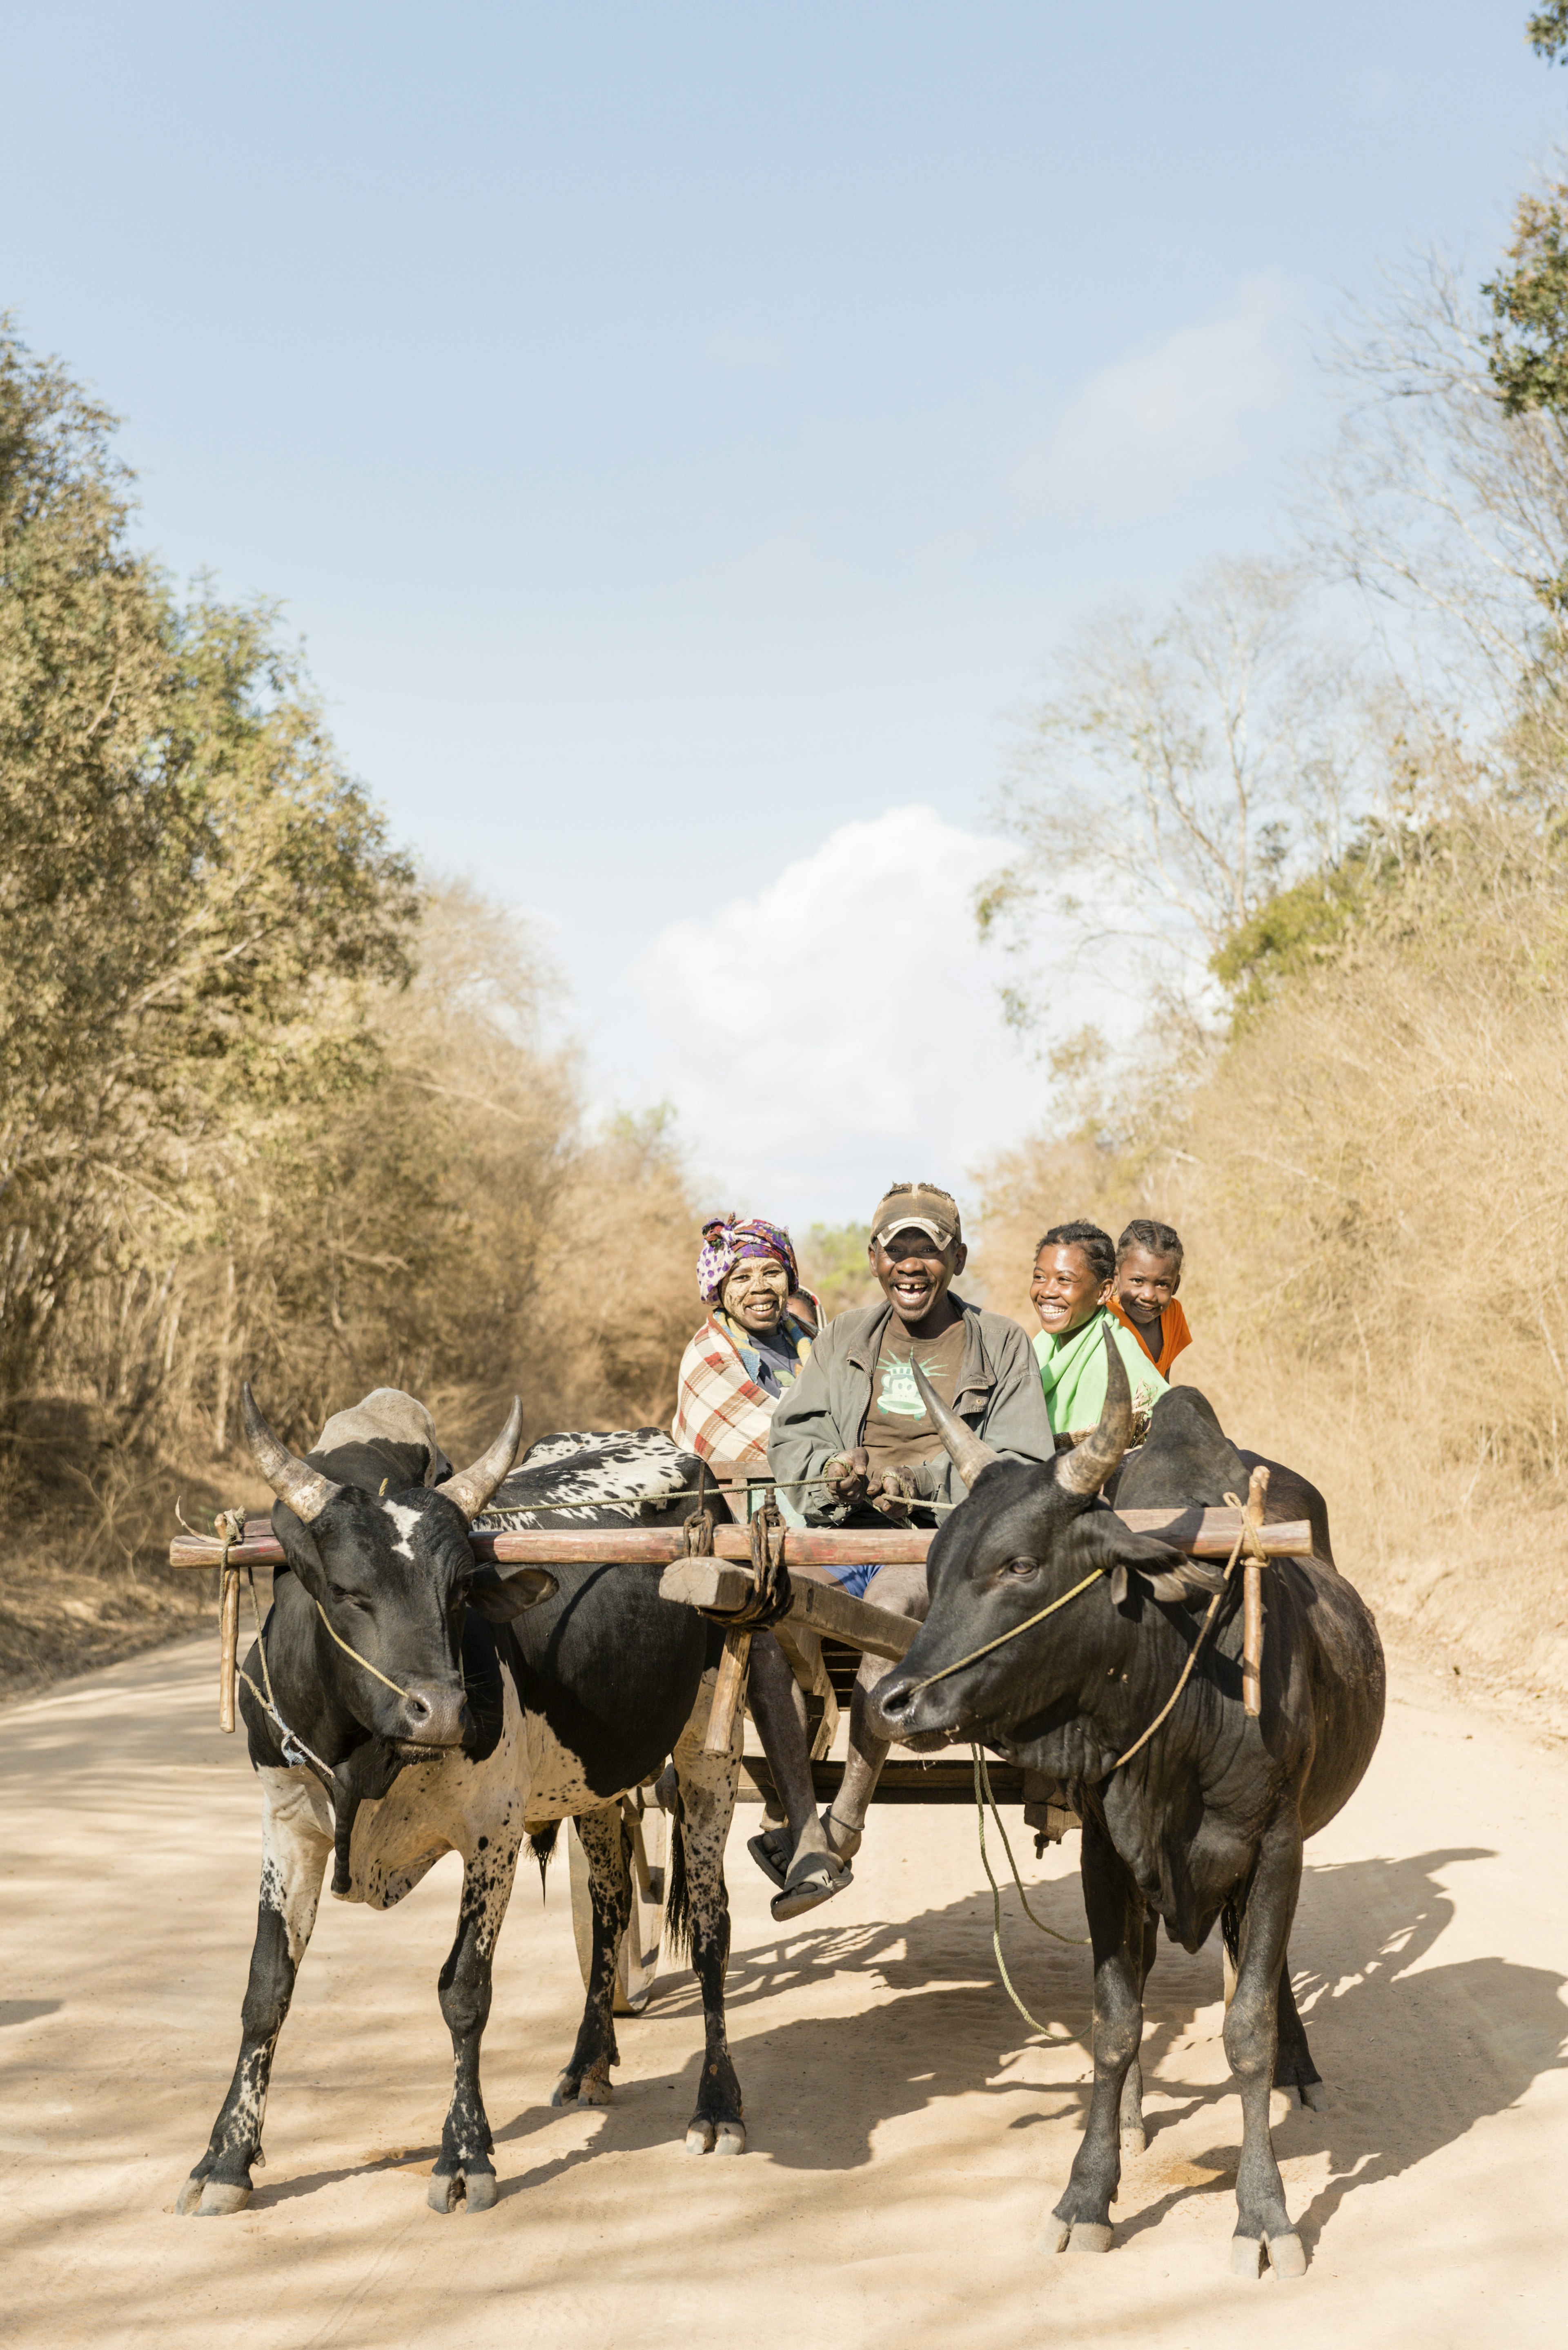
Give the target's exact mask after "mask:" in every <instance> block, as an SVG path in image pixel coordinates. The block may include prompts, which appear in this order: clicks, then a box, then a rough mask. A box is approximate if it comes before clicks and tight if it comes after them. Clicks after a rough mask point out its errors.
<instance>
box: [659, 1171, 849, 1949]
mask: <svg viewBox="0 0 1568 2350" xmlns="http://www.w3.org/2000/svg"><path fill="white" fill-rule="evenodd" d="M697 1286H698V1289H699V1290H700V1292H701V1297H702V1302H703V1304H704V1305H706V1306H707V1308H708V1318H707V1320H706V1321H705V1322H704V1323H703V1325H702V1326H701V1329H700V1330H699V1331H698V1332H697V1333H696V1335H695V1336H694V1337H693V1338H692V1340H691V1345H690V1346H689V1347H687V1349H686V1352H685V1353H684V1354H683V1355H682V1356H681V1357H680V1384H679V1389H678V1393H677V1397H676V1404H675V1418H674V1419H673V1420H672V1421H671V1422H670V1434H671V1436H673V1438H674V1439H675V1441H676V1443H677V1444H679V1445H680V1447H681V1449H682V1450H683V1451H688V1452H695V1453H696V1454H697V1455H698V1457H699V1459H701V1460H703V1461H711V1462H712V1464H713V1469H714V1471H715V1473H716V1474H717V1475H718V1476H719V1477H720V1478H721V1479H722V1481H723V1482H726V1483H729V1484H731V1485H738V1486H739V1487H740V1488H741V1492H739V1493H737V1494H736V1496H735V1507H736V1514H737V1515H738V1516H739V1517H742V1518H746V1517H749V1516H750V1514H751V1496H750V1492H749V1490H748V1488H749V1487H750V1486H752V1485H753V1484H754V1485H756V1486H757V1487H758V1488H762V1487H763V1486H765V1485H766V1483H767V1482H768V1431H769V1429H770V1427H771V1426H772V1422H773V1416H774V1410H775V1409H777V1406H778V1404H779V1401H780V1399H781V1398H782V1397H784V1395H785V1394H787V1392H788V1391H789V1389H790V1388H792V1387H793V1386H794V1383H795V1380H796V1379H797V1378H799V1376H800V1373H801V1371H802V1369H803V1368H804V1367H805V1363H806V1360H807V1358H808V1357H809V1356H810V1353H811V1342H812V1340H813V1338H814V1337H815V1336H816V1332H817V1329H818V1327H819V1326H820V1325H821V1321H822V1308H821V1306H820V1305H818V1303H817V1301H816V1299H815V1297H813V1296H812V1295H811V1293H810V1291H809V1290H803V1289H802V1288H801V1286H800V1268H799V1266H798V1264H797V1263H796V1262H795V1253H794V1247H793V1245H792V1244H791V1242H790V1236H789V1234H788V1233H787V1232H784V1230H783V1228H782V1227H781V1226H780V1225H778V1224H770V1223H769V1222H767V1221H766V1219H765V1218H763V1217H762V1216H752V1217H748V1218H747V1219H746V1220H745V1221H744V1222H742V1221H741V1220H740V1219H738V1218H737V1217H735V1216H727V1217H716V1218H715V1219H714V1220H713V1222H711V1223H708V1224H705V1225H704V1226H703V1228H702V1250H701V1255H700V1256H699V1257H698V1259H697ZM779 1507H780V1509H781V1510H782V1511H783V1513H784V1515H785V1516H786V1517H787V1518H791V1519H793V1520H794V1523H796V1524H797V1525H798V1524H801V1523H804V1521H803V1519H802V1517H801V1515H800V1513H799V1511H798V1510H797V1508H796V1507H795V1505H794V1502H793V1501H792V1500H791V1498H790V1497H789V1496H788V1495H785V1494H781V1495H780V1496H779ZM749 1702H750V1705H751V1711H752V1719H753V1721H754V1722H755V1723H756V1725H757V1733H758V1735H759V1737H760V1738H761V1740H762V1742H763V1752H764V1753H765V1754H766V1756H767V1758H768V1763H769V1766H770V1768H771V1769H772V1772H773V1776H774V1786H775V1787H776V1788H777V1790H778V1794H779V1798H780V1800H781V1802H782V1803H783V1804H784V1811H785V1814H786V1815H787V1817H788V1820H789V1825H790V1831H791V1839H792V1842H791V1864H790V1866H789V1870H788V1878H787V1883H786V1882H785V1881H784V1877H782V1876H781V1874H780V1872H779V1870H778V1869H777V1867H776V1866H775V1865H774V1862H773V1859H772V1856H771V1855H770V1854H769V1852H768V1850H767V1846H766V1845H765V1844H764V1841H763V1837H761V1836H753V1837H752V1838H751V1840H750V1849H751V1852H752V1855H753V1858H754V1859H755V1860H756V1861H757V1863H758V1865H759V1866H760V1867H762V1868H763V1870H764V1871H765V1872H766V1873H767V1875H768V1876H769V1877H772V1878H773V1881H774V1883H775V1884H778V1885H781V1886H783V1888H784V1889H783V1890H781V1891H780V1893H779V1895H778V1897H777V1898H776V1899H775V1900H774V1905H773V1909H774V1917H775V1918H779V1919H780V1920H781V1921H782V1920H783V1919H784V1918H794V1917H797V1916H798V1915H799V1914H800V1913H801V1912H802V1911H803V1910H805V1909H812V1908H815V1907H816V1905H817V1904H818V1902H822V1901H828V1900H831V1899H832V1898H833V1896H834V1895H835V1894H836V1893H841V1892H842V1891H843V1890H844V1887H846V1885H847V1884H848V1883H849V1882H850V1875H851V1872H850V1869H849V1866H848V1864H847V1863H846V1862H845V1861H842V1860H840V1859H839V1857H838V1856H837V1855H836V1853H835V1852H834V1851H833V1850H832V1849H831V1847H830V1846H829V1845H828V1841H827V1837H826V1832H825V1831H824V1828H823V1825H822V1823H821V1821H820V1820H819V1819H818V1817H817V1814H816V1795H815V1787H814V1784H813V1782H812V1774H811V1764H810V1761H809V1759H808V1757H807V1749H806V1745H805V1737H804V1729H805V1699H804V1697H803V1696H802V1694H801V1690H800V1688H799V1684H798V1683H797V1682H796V1680H795V1677H794V1673H793V1672H792V1671H791V1670H790V1667H789V1663H788V1660H787V1659H786V1658H785V1656H784V1650H783V1649H782V1648H780V1647H779V1644H778V1642H777V1641H776V1640H775V1639H774V1637H773V1634H772V1633H771V1632H759V1633H757V1634H756V1635H755V1636H754V1638H753V1641H752V1651H751V1671H750V1676H749Z"/></svg>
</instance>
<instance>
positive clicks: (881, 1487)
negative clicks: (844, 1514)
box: [822, 1445, 914, 1523]
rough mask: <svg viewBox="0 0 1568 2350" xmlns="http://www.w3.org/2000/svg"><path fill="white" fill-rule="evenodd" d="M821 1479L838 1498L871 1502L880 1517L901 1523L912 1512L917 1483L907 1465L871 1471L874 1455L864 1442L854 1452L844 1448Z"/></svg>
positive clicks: (852, 1503)
mask: <svg viewBox="0 0 1568 2350" xmlns="http://www.w3.org/2000/svg"><path fill="white" fill-rule="evenodd" d="M822 1482H823V1483H824V1484H825V1485H826V1488H827V1490H828V1492H829V1493H830V1494H831V1495H832V1497H833V1499H834V1500H835V1501H836V1502H841V1503H844V1504H846V1506H848V1507H852V1506H853V1505H854V1504H855V1503H857V1502H869V1503H870V1504H871V1507H872V1508H873V1509H874V1510H875V1511H876V1512H877V1516H878V1517H883V1518H891V1519H893V1520H895V1521H896V1522H898V1523H902V1522H903V1521H904V1519H905V1518H907V1517H908V1516H909V1503H910V1501H911V1500H912V1499H913V1497H914V1486H913V1483H912V1482H911V1480H910V1477H909V1471H907V1470H904V1469H884V1470H882V1471H879V1472H878V1473H877V1475H875V1476H874V1475H873V1474H872V1471H871V1456H870V1454H869V1453H868V1452H867V1451H866V1448H865V1446H864V1445H857V1446H856V1448H855V1451H853V1452H841V1453H840V1454H838V1456H837V1457H836V1459H835V1460H832V1461H829V1462H828V1463H827V1466H826V1468H825V1469H824V1471H823V1472H822Z"/></svg>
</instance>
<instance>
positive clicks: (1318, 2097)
mask: <svg viewBox="0 0 1568 2350" xmlns="http://www.w3.org/2000/svg"><path fill="white" fill-rule="evenodd" d="M1298 2090H1299V2094H1300V2096H1301V2101H1302V2103H1303V2106H1306V2108H1307V2110H1308V2112H1309V2113H1314V2114H1326V2113H1327V2111H1328V2087H1327V2084H1326V2083H1325V2082H1323V2081H1303V2082H1301V2083H1299V2084H1298Z"/></svg>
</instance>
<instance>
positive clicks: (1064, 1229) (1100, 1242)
mask: <svg viewBox="0 0 1568 2350" xmlns="http://www.w3.org/2000/svg"><path fill="white" fill-rule="evenodd" d="M1047 1248H1075V1249H1082V1251H1083V1253H1084V1258H1085V1263H1087V1265H1088V1268H1089V1270H1090V1272H1091V1273H1092V1274H1094V1276H1095V1278H1096V1281H1112V1280H1114V1279H1115V1278H1116V1247H1115V1244H1114V1243H1113V1242H1112V1240H1111V1236H1110V1234H1109V1232H1101V1230H1100V1228H1099V1226H1098V1224H1090V1223H1085V1222H1083V1221H1082V1220H1081V1219H1080V1221H1079V1222H1077V1223H1074V1224H1053V1225H1052V1227H1051V1229H1050V1231H1049V1232H1047V1233H1046V1234H1045V1236H1044V1239H1043V1240H1042V1242H1041V1243H1040V1248H1037V1249H1036V1250H1035V1252H1034V1253H1035V1255H1036V1256H1038V1255H1039V1253H1040V1249H1047Z"/></svg>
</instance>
